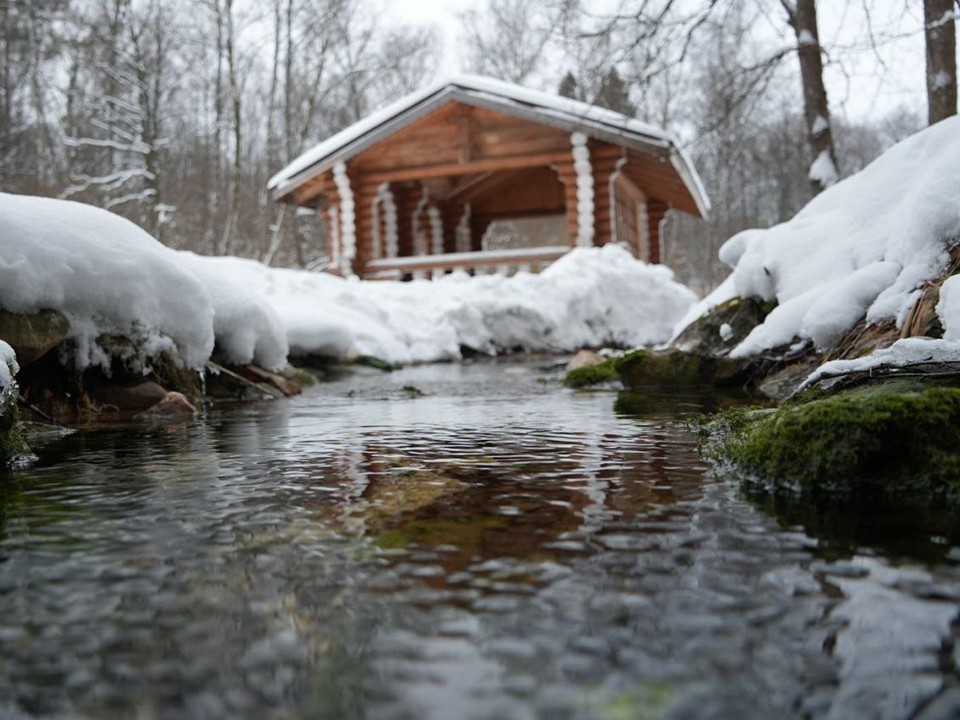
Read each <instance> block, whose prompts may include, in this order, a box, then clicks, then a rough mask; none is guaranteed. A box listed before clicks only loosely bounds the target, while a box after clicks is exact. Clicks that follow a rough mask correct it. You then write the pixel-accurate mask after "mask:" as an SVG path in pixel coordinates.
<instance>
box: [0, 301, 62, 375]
mask: <svg viewBox="0 0 960 720" xmlns="http://www.w3.org/2000/svg"><path fill="white" fill-rule="evenodd" d="M69 334H70V321H69V320H67V318H66V317H64V316H63V315H62V314H61V313H59V312H57V311H56V310H41V311H40V312H37V313H32V314H30V315H21V314H18V313H11V312H7V311H6V310H0V339H2V340H5V341H6V342H7V344H9V345H10V346H11V347H12V348H13V349H14V351H16V353H17V362H19V363H20V366H21V367H24V366H26V365H29V364H30V363H32V362H33V361H35V360H37V359H38V358H40V357H42V356H43V355H45V354H46V353H47V352H49V351H50V350H52V349H53V348H55V347H56V346H57V345H59V344H60V343H61V342H63V341H64V340H66V339H67V337H68V336H69Z"/></svg>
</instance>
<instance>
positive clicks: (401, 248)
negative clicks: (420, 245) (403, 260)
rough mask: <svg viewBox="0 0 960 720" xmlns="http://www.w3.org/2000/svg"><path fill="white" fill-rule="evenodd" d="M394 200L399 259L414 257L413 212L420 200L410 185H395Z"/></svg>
mask: <svg viewBox="0 0 960 720" xmlns="http://www.w3.org/2000/svg"><path fill="white" fill-rule="evenodd" d="M393 199H394V202H395V203H396V205H397V257H410V256H411V255H413V211H414V210H415V209H416V207H417V201H418V198H417V196H416V194H415V193H414V192H413V188H412V187H411V186H410V185H409V183H404V184H403V185H400V184H398V185H395V186H394V188H393Z"/></svg>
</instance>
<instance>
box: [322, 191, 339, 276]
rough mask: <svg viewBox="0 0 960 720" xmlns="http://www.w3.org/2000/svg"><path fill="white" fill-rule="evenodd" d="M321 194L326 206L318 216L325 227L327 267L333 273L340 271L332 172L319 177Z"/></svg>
mask: <svg viewBox="0 0 960 720" xmlns="http://www.w3.org/2000/svg"><path fill="white" fill-rule="evenodd" d="M321 188H322V192H323V195H324V196H325V197H326V199H327V203H326V207H325V208H324V209H323V210H322V211H319V212H320V217H321V219H322V220H323V224H324V226H325V227H326V229H327V269H328V271H329V272H331V273H334V274H339V273H340V196H339V195H337V186H336V185H335V184H334V182H333V175H332V173H325V174H324V175H323V177H322V179H321Z"/></svg>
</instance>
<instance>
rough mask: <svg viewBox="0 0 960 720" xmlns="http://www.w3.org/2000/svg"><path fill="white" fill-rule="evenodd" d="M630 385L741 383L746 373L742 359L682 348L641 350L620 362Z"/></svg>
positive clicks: (624, 379) (745, 379)
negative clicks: (687, 350)
mask: <svg viewBox="0 0 960 720" xmlns="http://www.w3.org/2000/svg"><path fill="white" fill-rule="evenodd" d="M617 371H618V373H619V375H620V380H621V381H622V382H623V384H624V385H625V386H626V387H628V388H649V387H725V386H726V387H731V386H742V385H744V384H745V382H746V381H747V375H746V372H745V370H744V368H743V367H742V366H741V365H740V363H738V362H736V361H734V360H729V359H727V358H724V357H714V356H711V355H701V354H699V353H693V352H685V351H683V350H675V349H671V350H657V351H645V350H642V351H638V352H633V353H630V354H629V355H624V356H623V357H622V358H620V360H619V362H618V363H617Z"/></svg>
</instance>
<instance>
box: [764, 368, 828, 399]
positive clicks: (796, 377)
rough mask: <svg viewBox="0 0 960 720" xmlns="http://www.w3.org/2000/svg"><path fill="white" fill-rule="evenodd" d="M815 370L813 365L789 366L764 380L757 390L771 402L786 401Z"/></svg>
mask: <svg viewBox="0 0 960 720" xmlns="http://www.w3.org/2000/svg"><path fill="white" fill-rule="evenodd" d="M814 370H816V365H815V364H811V363H802V362H801V363H796V364H793V365H787V366H786V367H785V368H782V369H781V370H777V371H776V372H774V373H771V374H770V375H767V376H766V377H765V378H763V380H761V381H760V382H759V383H758V384H757V390H758V391H759V392H760V394H761V395H763V396H764V397H768V398H770V399H771V400H784V399H786V398H788V397H790V395H792V394H793V393H794V392H796V390H797V388H799V387H800V385H801V384H802V383H803V381H804V380H806V379H807V378H808V377H809V376H810V373H812V372H813V371H814Z"/></svg>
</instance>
